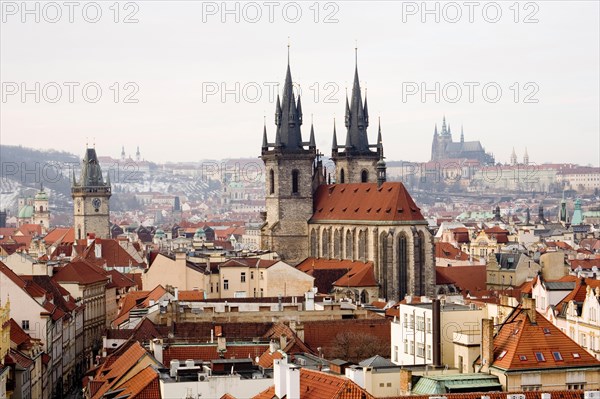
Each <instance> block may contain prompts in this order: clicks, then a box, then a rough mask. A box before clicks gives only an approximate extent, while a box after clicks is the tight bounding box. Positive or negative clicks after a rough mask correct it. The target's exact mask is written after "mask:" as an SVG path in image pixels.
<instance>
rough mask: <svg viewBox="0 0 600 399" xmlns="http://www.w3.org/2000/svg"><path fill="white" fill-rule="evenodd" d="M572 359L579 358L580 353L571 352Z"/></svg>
mask: <svg viewBox="0 0 600 399" xmlns="http://www.w3.org/2000/svg"><path fill="white" fill-rule="evenodd" d="M573 359H581V355H580V354H579V353H573Z"/></svg>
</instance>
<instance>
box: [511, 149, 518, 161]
mask: <svg viewBox="0 0 600 399" xmlns="http://www.w3.org/2000/svg"><path fill="white" fill-rule="evenodd" d="M510 164H511V165H516V164H517V153H516V152H515V147H513V149H512V154H510Z"/></svg>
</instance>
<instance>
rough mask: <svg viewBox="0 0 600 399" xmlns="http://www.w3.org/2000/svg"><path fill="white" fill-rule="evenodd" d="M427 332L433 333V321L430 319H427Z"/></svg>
mask: <svg viewBox="0 0 600 399" xmlns="http://www.w3.org/2000/svg"><path fill="white" fill-rule="evenodd" d="M427 332H428V333H431V319H430V318H429V317H428V318H427Z"/></svg>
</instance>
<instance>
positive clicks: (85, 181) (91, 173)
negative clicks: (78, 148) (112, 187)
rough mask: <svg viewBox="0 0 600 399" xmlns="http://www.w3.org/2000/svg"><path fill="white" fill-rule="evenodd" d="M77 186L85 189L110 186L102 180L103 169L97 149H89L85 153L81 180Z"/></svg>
mask: <svg viewBox="0 0 600 399" xmlns="http://www.w3.org/2000/svg"><path fill="white" fill-rule="evenodd" d="M77 185H78V186H84V187H106V186H108V184H107V183H105V182H104V179H103V178H102V169H101V168H100V163H99V162H98V156H97V155H96V149H95V148H88V149H87V150H86V152H85V157H84V158H83V163H82V165H81V178H80V179H79V183H78V184H77Z"/></svg>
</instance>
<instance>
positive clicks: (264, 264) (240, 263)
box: [219, 258, 279, 269]
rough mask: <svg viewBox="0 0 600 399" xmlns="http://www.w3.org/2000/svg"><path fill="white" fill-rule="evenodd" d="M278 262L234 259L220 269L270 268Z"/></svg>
mask: <svg viewBox="0 0 600 399" xmlns="http://www.w3.org/2000/svg"><path fill="white" fill-rule="evenodd" d="M277 262H279V261H278V260H267V259H260V258H232V259H228V260H226V261H225V262H223V263H221V264H220V265H219V267H255V268H256V267H257V268H265V269H266V268H269V267H271V266H273V265H274V264H275V263H277Z"/></svg>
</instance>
